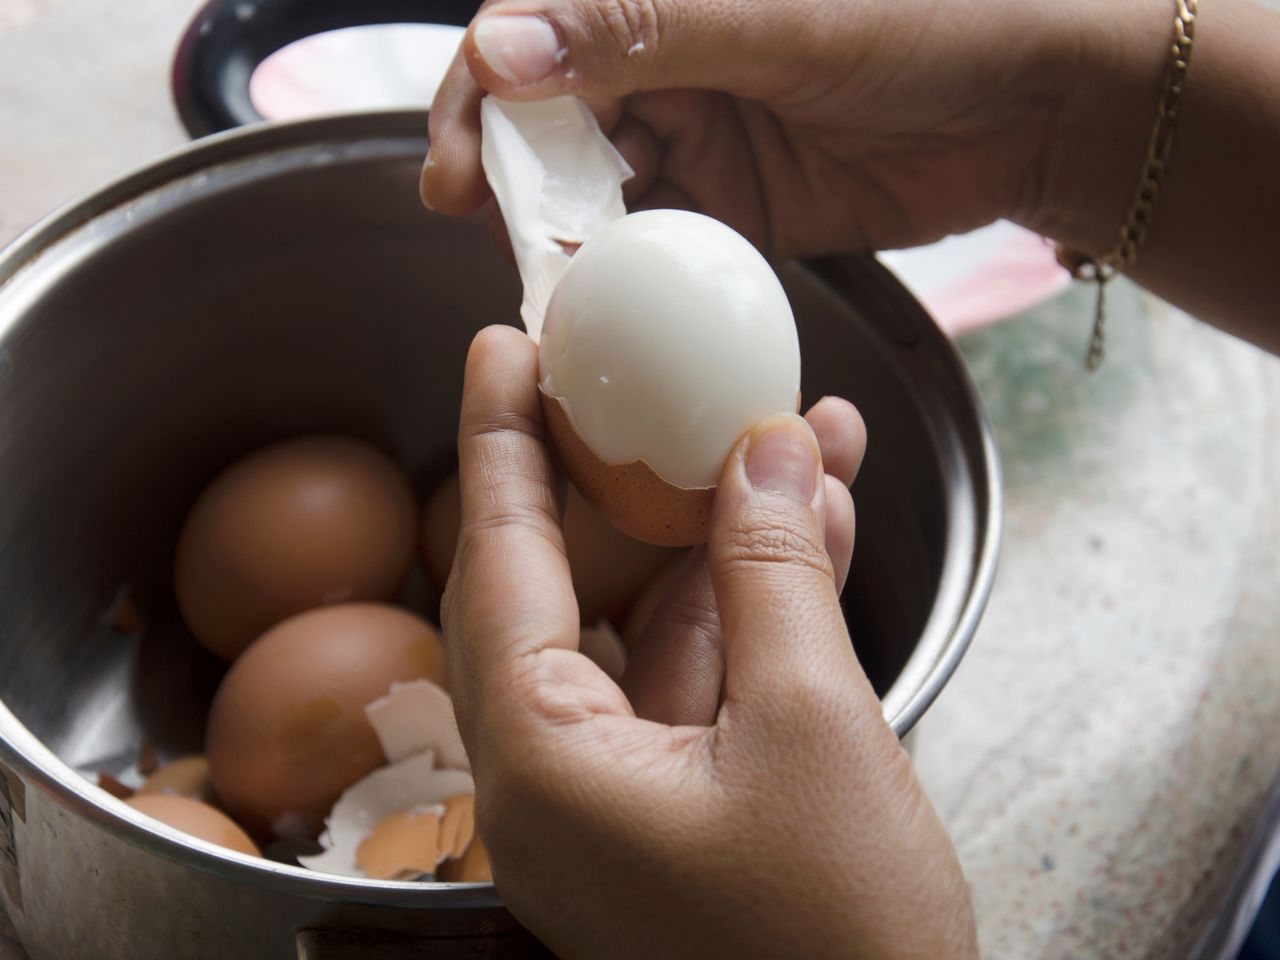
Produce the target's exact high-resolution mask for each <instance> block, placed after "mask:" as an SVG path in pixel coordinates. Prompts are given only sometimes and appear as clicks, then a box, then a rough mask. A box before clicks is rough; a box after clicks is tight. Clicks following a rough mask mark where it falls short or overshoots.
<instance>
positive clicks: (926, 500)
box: [0, 113, 1000, 960]
mask: <svg viewBox="0 0 1280 960" xmlns="http://www.w3.org/2000/svg"><path fill="white" fill-rule="evenodd" d="M426 128H427V124H426V119H425V115H423V114H418V113H389V114H369V115H362V116H351V117H342V118H336V119H330V120H320V121H310V122H306V123H300V124H294V125H289V126H281V127H269V128H267V127H258V128H253V129H249V130H244V131H239V132H235V133H231V134H228V135H222V136H219V137H216V138H212V139H209V140H205V141H201V142H200V143H197V144H195V145H193V146H191V147H189V148H188V149H186V150H184V151H182V152H181V153H179V154H177V155H175V156H173V157H171V158H169V159H167V160H164V161H161V162H159V163H157V164H155V165H154V166H151V167H149V168H147V169H145V170H142V171H140V172H138V173H135V174H133V175H132V176H129V177H127V178H125V179H124V180H121V181H119V182H117V183H115V184H113V185H111V186H109V187H106V188H105V189H103V190H102V191H100V192H98V193H96V194H94V195H92V196H91V197H88V198H87V199H84V200H82V201H80V202H78V203H76V204H74V205H72V206H70V207H68V208H66V209H64V210H62V211H61V212H58V213H56V214H54V215H52V216H51V217H49V218H48V219H47V220H45V221H44V222H42V223H41V224H39V225H37V226H36V227H35V228H33V229H32V230H31V231H30V232H28V233H27V234H26V235H25V236H23V237H22V238H20V239H19V240H18V241H17V242H15V243H14V244H13V245H12V246H11V247H9V248H8V250H7V251H5V252H4V254H3V255H0V701H2V703H0V901H2V902H3V905H4V906H5V908H6V909H7V910H8V911H9V912H10V914H11V915H12V917H13V921H14V924H15V926H16V928H17V930H18V931H19V934H20V936H21V937H22V940H23V942H24V943H25V944H26V946H27V948H28V949H29V951H30V952H31V954H32V956H33V957H35V958H59V960H63V958H66V957H74V956H87V955H92V956H95V957H99V958H104V960H105V958H112V957H121V958H123V957H129V958H134V960H137V958H150V957H154V958H166V960H172V958H174V957H183V956H192V957H195V956H226V957H237V958H243V960H253V958H264V960H265V958H283V957H286V956H304V957H322V958H327V957H361V956H374V955H376V956H377V957H379V958H380V960H387V958H394V957H397V956H402V955H404V956H407V955H409V954H410V953H411V952H414V951H416V950H419V949H421V948H422V947H424V946H430V948H431V949H432V950H433V951H434V952H433V953H431V955H432V956H439V957H452V956H476V955H488V956H526V955H531V954H534V953H537V952H538V951H539V950H540V949H541V948H540V947H538V945H537V944H536V942H535V941H533V939H532V938H531V937H529V936H528V935H527V934H526V933H524V932H523V931H522V930H521V929H520V927H519V926H518V924H516V922H515V921H514V920H513V919H512V918H511V917H510V916H509V915H508V914H507V913H506V911H505V910H504V909H503V908H502V905H501V902H500V901H499V899H498V898H497V896H496V894H495V893H494V891H493V889H492V887H489V886H487V885H470V886H467V885H452V886H451V885H446V884H416V885H415V884H402V883H382V882H374V881H361V880H343V879H337V878H330V877H327V876H321V875H317V874H314V873H308V872H306V871H304V870H301V869H298V868H294V867H289V866H284V865H281V864H275V863H270V862H266V861H261V860H254V859H250V858H246V857H241V856H239V855H236V854H233V853H231V852H229V851H226V850H224V849H222V848H219V847H213V846H210V845H208V844H205V843H202V842H200V841H197V840H193V839H192V838H190V837H187V836H185V835H183V834H179V833H177V832H175V831H173V830H170V829H168V828H165V827H163V826H160V825H157V824H156V823H155V822H153V821H150V820H146V819H145V818H143V817H140V816H139V815H137V814H136V813H134V812H133V811H132V810H131V809H130V808H127V807H125V806H124V805H123V804H121V803H119V802H118V801H115V800H114V799H112V798H109V797H107V796H106V795H105V794H104V793H103V792H102V791H100V790H98V788H97V787H95V786H93V785H91V784H90V782H89V781H88V780H87V779H86V778H85V777H84V776H82V775H81V773H79V772H77V769H81V770H85V769H90V770H91V769H92V768H93V767H94V766H95V765H106V764H108V763H109V762H110V758H112V757H114V756H122V755H124V754H126V753H128V752H129V751H132V750H134V749H136V747H137V744H138V742H139V741H140V739H141V738H142V737H143V736H144V735H145V736H149V737H150V738H152V739H153V740H155V741H156V742H158V743H159V744H160V746H161V747H162V749H164V750H166V751H170V752H175V753H176V752H181V751H183V750H190V749H199V745H200V736H201V732H200V728H201V725H202V722H203V716H204V709H205V707H206V706H207V703H208V700H209V697H210V696H211V695H212V692H213V689H214V687H215V686H216V683H217V679H218V673H219V669H220V665H218V664H216V663H214V662H212V661H211V660H210V659H208V658H207V657H206V656H205V655H203V654H202V653H201V652H200V651H199V648H198V647H197V646H196V645H195V644H194V643H193V642H192V641H191V640H190V638H189V637H188V636H187V634H186V633H185V631H184V630H183V629H182V627H181V624H180V622H179V620H178V618H177V617H176V615H175V614H174V613H173V605H172V598H171V596H170V583H169V578H170V572H169V566H170V561H171V556H172V551H173V545H174V542H175V537H176V533H177V530H178V527H179V524H180V523H181V520H182V518H183V515H184V513H185V511H186V509H187V507H188V506H189V505H190V504H191V502H192V500H193V499H194V497H195V495H196V494H197V492H198V491H199V490H200V488H201V486H202V485H203V484H204V483H206V482H207V481H208V480H209V478H210V477H211V476H212V475H213V474H214V473H215V472H216V471H217V470H218V469H219V468H220V467H222V466H223V465H225V464H226V463H228V462H229V461H231V460H232V459H234V458H235V457H237V456H238V455H240V454H242V453H245V452H246V451H248V450H250V449H252V448H254V447H255V446H257V445H259V444H262V443H265V442H269V441H271V440H273V439H276V438H280V437H283V436H288V435H291V434H297V433H303V432H308V431H319V430H323V431H339V432H347V433H351V434H354V435H359V436H363V437H367V438H369V439H371V440H373V441H375V442H377V443H378V444H380V445H382V446H383V447H384V448H386V449H387V450H388V451H389V452H390V453H392V454H393V455H394V456H395V457H397V458H398V459H399V460H400V461H401V462H402V463H403V464H405V465H406V466H407V467H408V468H409V469H410V471H411V473H412V475H413V477H414V479H415V481H416V482H417V484H418V486H419V489H420V490H423V491H425V490H426V489H428V488H429V486H430V484H431V482H432V481H433V480H434V479H436V478H437V477H439V476H440V475H441V474H442V473H443V472H444V471H446V470H447V469H448V468H449V466H450V463H451V460H452V457H453V450H454V430H455V425H456V421H457V412H458V405H459V393H460V388H461V372H462V361H463V357H464V355H465V351H466V348H467V345H468V343H469V341H470V339H471V337H472V335H473V334H474V333H475V331H476V330H478V329H479V328H480V327H481V326H483V325H485V324H488V323H492V322H495V321H514V319H515V317H516V311H517V305H518V303H519V299H520V298H519V287H518V281H517V278H516V276H515V274H514V271H513V270H511V269H510V268H509V267H508V266H507V264H506V263H505V262H504V261H503V260H502V259H501V258H500V257H499V256H498V255H497V253H496V252H495V248H494V245H493V243H492V240H491V238H490V236H489V234H488V230H487V227H486V225H485V224H484V223H483V222H481V221H480V220H479V219H470V220H451V219H446V218H443V217H437V216H432V215H429V214H427V213H425V212H424V211H423V210H422V209H421V208H420V206H419V205H418V203H417V200H416V190H417V177H418V169H419V165H420V163H421V158H422V156H423V154H424V152H425V149H426V142H425V139H424V135H425V131H426ZM781 274H782V276H783V278H784V281H785V283H786V285H787V288H788V291H789V293H790V296H791V298H792V300H793V303H794V306H795V311H796V316H797V321H798V324H799V328H800V340H801V344H802V352H803V362H804V385H803V388H804V393H805V396H806V397H809V398H817V397H820V396H822V395H824V394H827V393H836V394H840V395H842V396H846V397H848V398H850V399H851V400H853V401H854V402H855V403H857V404H858V406H859V407H860V408H861V410H862V412H863V415H864V416H865V418H866V422H867V425H868V429H869V435H870V447H869V451H868V455H867V459H866V463H865V466H864V467H863V470H862V473H861V475H860V477H859V479H858V482H857V485H856V487H855V490H854V494H855V500H856V503H857V508H858V549H857V552H856V557H855V560H854V565H853V570H852V573H851V576H850V581H849V586H848V588H847V590H846V591H845V596H844V600H845V603H846V608H847V611H848V620H849V624H850V627H851V632H852V635H853V639H854V645H855V647H856V649H857V652H858V655H859V657H860V658H861V660H862V663H863V664H864V666H865V667H866V669H867V671H868V673H869V675H870V676H871V678H872V681H873V683H874V684H875V686H876V688H877V690H878V691H880V693H881V695H882V697H883V702H884V711H885V716H886V718H887V719H888V721H889V722H890V723H891V724H892V725H893V728H894V729H895V730H896V731H897V732H898V734H899V735H902V734H905V733H906V732H907V731H908V730H909V729H910V728H911V726H912V725H913V724H914V723H915V721H916V720H917V719H918V718H919V716H920V714H921V713H922V712H923V711H924V709H925V708H926V707H927V706H928V705H929V703H930V702H931V701H932V700H933V698H934V697H935V696H936V695H937V694H938V691H939V690H940V689H941V688H942V686H943V684H945V683H946V681H947V679H948V677H949V676H950V675H951V672H952V671H953V670H954V668H955V666H956V664H957V662H958V661H959V659H960V657H961V656H962V655H963V653H964V649H965V646H966V644H967V643H968V642H969V638H970V637H971V635H972V633H973V631H974V628H975V626H976V624H977V621H978V618H979V615H980V613H981V610H982V607H983V604H984V602H985V600H986V597H987V593H988V590H989V589H990V586H991V581H992V577H993V575H994V568H995V558H996V553H997V549H998V541H999V525H1000V511H999V502H1000V498H999V479H998V471H997V465H996V459H995V453H994V449H993V445H992V440H991V434H990V430H989V427H988V425H987V422H986V419H985V416H984V414H983V411H982V408H981V405H980V403H979V400H978V398H977V396H976V394H975V392H974V389H973V386H972V384H971V382H970V380H969V378H968V376H967V374H966V372H965V369H964V367H963V365H962V363H961V361H960V360H959V359H958V357H957V355H956V353H955V351H954V350H953V348H952V346H951V344H950V343H949V342H948V341H947V340H946V339H945V337H943V336H942V335H941V334H940V333H939V332H938V331H937V329H936V328H935V327H934V325H933V324H932V323H931V321H930V320H929V318H928V317H927V316H926V315H925V314H924V313H923V312H922V311H921V309H920V308H919V307H918V305H917V304H916V303H915V302H914V301H913V300H912V299H911V298H910V296H909V295H908V294H907V293H906V292H905V291H904V289H903V288H902V287H901V286H900V285H899V284H898V283H897V282H896V281H895V280H894V279H893V277H892V276H891V275H890V274H889V273H888V272H887V271H885V270H884V269H883V268H882V267H881V266H880V265H879V264H878V263H877V262H876V261H875V260H874V259H873V258H870V257H867V258H856V259H840V260H825V261H819V262H811V263H806V264H787V265H784V266H783V267H782V268H781ZM126 583H127V584H129V585H130V588H131V590H132V593H133V595H134V596H135V597H136V598H137V601H138V605H139V606H140V607H141V608H142V609H143V610H144V611H145V612H146V616H147V629H146V631H145V632H144V633H143V635H142V636H141V637H140V638H125V637H122V636H120V635H118V634H116V633H114V632H112V631H111V630H109V629H106V628H104V627H102V626H101V625H100V616H101V612H102V611H103V610H104V608H106V607H107V606H108V605H109V603H110V601H111V599H112V597H113V596H114V595H115V594H116V592H117V590H118V589H119V588H120V587H121V585H122V584H126ZM89 945H91V947H90V946H89Z"/></svg>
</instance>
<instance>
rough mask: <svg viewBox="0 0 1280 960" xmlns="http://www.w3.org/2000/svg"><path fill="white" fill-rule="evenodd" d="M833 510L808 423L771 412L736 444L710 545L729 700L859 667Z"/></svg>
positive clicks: (718, 496)
mask: <svg viewBox="0 0 1280 960" xmlns="http://www.w3.org/2000/svg"><path fill="white" fill-rule="evenodd" d="M825 514H826V483H825V478H824V476H823V468H822V456H821V452H820V449H819V446H818V441H817V438H816V437H815V436H814V434H813V430H812V429H811V428H810V426H809V424H808V423H807V422H806V421H805V420H803V419H802V418H801V417H798V416H795V415H792V414H784V415H780V416H775V417H770V418H769V419H767V420H765V421H763V422H762V423H760V424H759V425H757V426H756V427H755V429H753V430H752V431H751V432H750V433H749V434H747V436H746V437H744V438H743V439H742V440H741V441H740V442H739V443H738V446H737V447H736V448H735V449H734V451H733V453H732V454H731V455H730V457H729V461H728V463H727V464H726V466H725V469H724V472H723V474H722V475H721V478H720V484H719V487H718V488H717V490H716V499H715V506H714V509H713V512H712V520H711V541H710V543H709V545H708V560H709V564H710V568H711V579H712V583H713V585H714V587H715V594H716V603H717V605H718V607H719V610H720V619H721V623H722V624H723V627H724V658H725V687H724V692H725V698H726V701H733V700H743V699H757V698H760V697H761V696H764V697H766V698H768V696H769V691H770V690H775V691H778V692H781V693H783V694H784V695H785V693H786V692H787V691H789V690H791V689H793V688H794V681H796V680H797V679H798V678H806V677H808V678H813V677H827V678H832V677H837V676H839V677H844V676H847V675H848V674H847V673H846V671H847V670H848V669H849V668H850V667H852V666H855V665H856V660H855V659H854V656H853V651H852V647H851V646H850V642H849V633H848V629H847V627H846V626H845V622H844V616H843V614H842V613H841V610H840V600H839V596H838V595H837V593H836V586H835V581H834V579H833V576H832V568H831V558H830V557H829V556H828V554H827V548H826V540H825ZM779 684H781V686H780V687H779Z"/></svg>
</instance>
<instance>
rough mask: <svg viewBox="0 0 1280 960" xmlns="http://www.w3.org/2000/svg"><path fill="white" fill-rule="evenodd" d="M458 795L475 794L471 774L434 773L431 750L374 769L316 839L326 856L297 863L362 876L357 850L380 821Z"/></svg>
mask: <svg viewBox="0 0 1280 960" xmlns="http://www.w3.org/2000/svg"><path fill="white" fill-rule="evenodd" d="M462 793H471V794H473V793H475V782H474V781H473V780H472V779H471V774H469V773H465V772H463V771H461V770H440V769H437V768H436V766H435V757H434V756H433V755H432V754H431V753H430V752H429V751H428V752H427V753H419V754H416V755H415V756H412V757H409V758H408V759H407V760H401V761H400V762H399V763H396V764H392V765H391V766H389V767H383V768H381V769H379V770H375V771H374V772H373V773H371V774H369V775H368V776H367V777H365V778H364V779H363V780H360V781H359V782H358V783H356V784H354V785H353V786H352V787H351V788H350V789H348V790H347V791H345V792H344V793H343V794H342V796H341V797H340V798H339V800H338V802H337V803H336V804H335V805H334V807H333V811H332V812H331V813H330V814H329V817H328V819H327V820H326V821H325V825H326V830H325V832H324V833H323V834H322V835H321V837H320V842H321V843H322V844H323V845H324V847H325V851H324V853H321V854H317V855H316V856H314V857H300V858H299V860H300V861H301V863H302V864H303V866H306V867H309V868H310V869H312V870H321V871H324V872H326V873H334V874H337V875H339V876H344V877H360V876H364V871H363V870H362V869H361V868H360V865H359V864H358V863H357V862H356V851H357V850H358V849H359V847H360V844H361V842H362V841H363V840H364V838H365V837H367V836H368V835H369V834H370V832H372V830H373V828H374V826H375V825H376V824H377V823H378V821H380V820H381V819H382V818H383V817H386V816H389V815H390V814H393V813H399V812H401V811H404V810H414V809H421V808H424V807H430V806H432V805H434V804H442V803H443V802H444V801H445V800H446V799H447V798H449V797H453V796H456V795H457V794H462Z"/></svg>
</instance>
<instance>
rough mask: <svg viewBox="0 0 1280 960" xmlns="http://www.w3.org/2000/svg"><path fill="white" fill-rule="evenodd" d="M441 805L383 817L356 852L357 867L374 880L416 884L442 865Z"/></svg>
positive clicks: (403, 811)
mask: <svg viewBox="0 0 1280 960" xmlns="http://www.w3.org/2000/svg"><path fill="white" fill-rule="evenodd" d="M443 813H444V807H442V806H440V805H438V804H437V805H435V806H430V807H419V808H416V809H413V810H402V811H400V812H398V813H390V814H387V816H385V817H383V818H382V819H381V820H379V821H378V822H377V823H376V824H374V826H373V829H372V830H370V831H369V835H368V836H366V837H365V838H364V839H363V840H361V841H360V845H359V846H358V847H357V848H356V865H357V866H358V867H360V869H361V870H362V871H363V872H364V875H365V876H366V877H369V878H370V879H372V880H414V879H416V878H418V877H421V876H423V875H424V874H434V873H435V872H436V867H437V866H438V865H439V863H440V822H441V814H443Z"/></svg>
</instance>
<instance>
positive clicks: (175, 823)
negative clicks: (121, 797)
mask: <svg viewBox="0 0 1280 960" xmlns="http://www.w3.org/2000/svg"><path fill="white" fill-rule="evenodd" d="M125 803H127V804H129V806H131V807H133V808H134V809H135V810H139V811H141V812H142V813H145V814H146V815H147V816H149V817H152V818H154V819H156V820H159V821H160V822H161V823H166V824H168V825H169V826H171V827H173V828H174V829H175V830H181V831H182V832H183V833H189V834H191V836H193V837H199V838H200V839H201V840H207V841H208V842H209V843H216V844H218V845H219V846H222V847H226V848H228V849H229V850H235V851H236V852H238V853H247V854H249V855H250V856H254V857H260V856H262V853H261V851H259V850H258V847H257V844H255V843H254V842H253V841H252V840H250V839H249V836H248V834H246V833H245V832H244V831H243V830H241V829H240V827H238V826H237V825H236V824H235V823H234V822H232V820H231V819H230V818H228V817H227V815H226V814H224V813H222V812H220V811H218V810H215V809H213V807H211V806H209V805H208V804H206V803H201V802H200V801H199V800H193V799H192V798H191V797H180V796H175V795H173V794H164V793H155V794H139V795H137V796H135V797H131V798H130V799H128V800H126V801H125Z"/></svg>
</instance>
